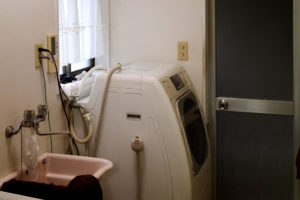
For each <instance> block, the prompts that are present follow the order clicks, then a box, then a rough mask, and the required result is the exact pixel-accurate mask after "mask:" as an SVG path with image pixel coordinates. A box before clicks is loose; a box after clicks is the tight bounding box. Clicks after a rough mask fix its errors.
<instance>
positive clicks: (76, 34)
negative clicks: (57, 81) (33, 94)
mask: <svg viewBox="0 0 300 200" xmlns="http://www.w3.org/2000/svg"><path fill="white" fill-rule="evenodd" d="M59 47H60V49H59V50H60V74H62V73H63V71H64V70H63V69H62V68H63V66H67V65H69V64H71V72H74V71H78V70H80V69H82V68H86V67H89V66H90V63H95V64H104V65H108V2H107V0H59ZM91 60H93V61H94V62H91Z"/></svg>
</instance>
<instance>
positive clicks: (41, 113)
mask: <svg viewBox="0 0 300 200" xmlns="http://www.w3.org/2000/svg"><path fill="white" fill-rule="evenodd" d="M37 112H38V117H39V118H44V117H45V116H46V115H47V113H48V107H47V106H46V105H38V106H37Z"/></svg>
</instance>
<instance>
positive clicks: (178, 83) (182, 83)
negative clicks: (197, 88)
mask: <svg viewBox="0 0 300 200" xmlns="http://www.w3.org/2000/svg"><path fill="white" fill-rule="evenodd" d="M160 82H161V84H162V86H163V87H164V89H165V90H166V93H167V94H168V96H169V98H170V99H171V98H173V97H175V96H176V95H177V94H178V93H180V92H182V91H183V90H184V89H185V88H186V87H187V86H188V85H189V84H190V83H189V78H188V77H187V74H186V72H185V71H179V72H177V73H175V74H172V75H170V76H167V77H164V78H162V79H161V80H160Z"/></svg>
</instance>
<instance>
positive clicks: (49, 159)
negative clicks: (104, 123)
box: [0, 153, 113, 187]
mask: <svg viewBox="0 0 300 200" xmlns="http://www.w3.org/2000/svg"><path fill="white" fill-rule="evenodd" d="M112 167H113V164H112V162H111V161H109V160H106V159H102V158H92V157H84V156H74V155H66V154H55V153H44V154H42V155H40V156H39V158H38V162H37V167H36V169H35V170H34V171H33V172H31V173H29V175H28V174H26V171H23V173H22V180H24V181H34V182H38V183H47V184H49V183H53V184H55V185H62V186H66V185H68V183H69V182H70V181H71V180H72V179H73V178H74V177H75V176H78V175H84V174H91V175H94V176H95V177H96V178H97V179H99V180H100V179H101V177H102V176H103V175H104V174H105V173H106V172H107V171H109V170H110V169H112ZM13 178H15V179H19V180H20V179H21V174H20V173H18V172H14V173H11V174H8V175H7V176H5V177H4V178H2V179H0V187H1V186H2V184H3V183H4V182H6V181H8V180H10V179H13Z"/></svg>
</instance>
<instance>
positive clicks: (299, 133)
mask: <svg viewBox="0 0 300 200" xmlns="http://www.w3.org/2000/svg"><path fill="white" fill-rule="evenodd" d="M293 4H294V8H293V9H294V12H293V18H294V19H293V21H294V22H293V23H294V25H293V29H294V42H293V44H294V158H296V155H297V151H298V147H299V146H300V24H299V22H300V13H299V12H296V11H300V0H294V2H293ZM296 22H298V23H296ZM297 55H298V56H297ZM294 171H295V172H296V169H295V170H294ZM294 177H296V175H295V176H294ZM294 197H295V198H294V199H295V200H296V199H300V180H297V179H294Z"/></svg>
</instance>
